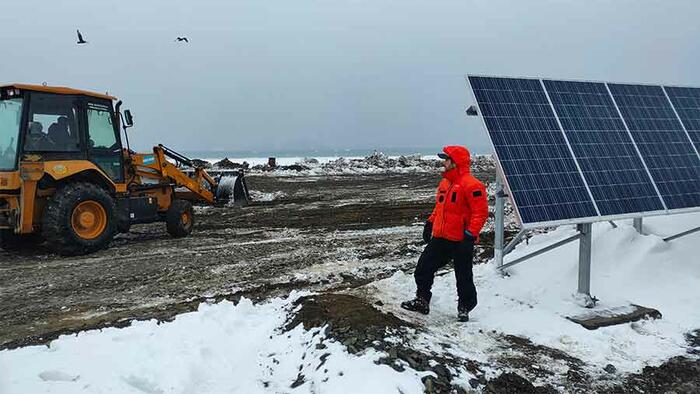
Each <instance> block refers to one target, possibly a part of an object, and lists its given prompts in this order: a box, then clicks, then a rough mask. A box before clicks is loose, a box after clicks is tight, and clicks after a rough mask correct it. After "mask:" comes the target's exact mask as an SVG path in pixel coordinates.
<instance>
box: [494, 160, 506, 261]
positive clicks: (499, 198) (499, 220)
mask: <svg viewBox="0 0 700 394" xmlns="http://www.w3.org/2000/svg"><path fill="white" fill-rule="evenodd" d="M504 199H505V194H504V193H503V180H501V176H500V175H499V174H498V173H496V212H495V214H496V215H495V216H496V217H495V220H494V224H493V232H494V236H493V243H494V245H493V258H494V259H495V260H496V267H498V268H500V267H501V266H503V230H504V224H503V206H504V204H505V202H504Z"/></svg>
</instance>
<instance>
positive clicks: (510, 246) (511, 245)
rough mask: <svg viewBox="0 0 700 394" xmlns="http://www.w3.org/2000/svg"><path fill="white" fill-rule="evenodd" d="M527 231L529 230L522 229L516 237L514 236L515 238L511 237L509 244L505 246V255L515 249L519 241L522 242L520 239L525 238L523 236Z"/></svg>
mask: <svg viewBox="0 0 700 394" xmlns="http://www.w3.org/2000/svg"><path fill="white" fill-rule="evenodd" d="M526 233H527V230H520V231H519V232H518V233H517V234H516V235H515V237H513V239H511V240H510V242H508V245H506V247H505V248H503V255H504V256H505V255H507V254H508V253H510V252H512V251H513V249H515V247H516V246H518V243H519V242H520V240H522V239H523V237H524V236H525V234H526Z"/></svg>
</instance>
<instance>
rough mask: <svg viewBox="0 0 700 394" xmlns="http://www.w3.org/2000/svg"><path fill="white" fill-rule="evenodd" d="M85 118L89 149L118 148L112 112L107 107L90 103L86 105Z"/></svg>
mask: <svg viewBox="0 0 700 394" xmlns="http://www.w3.org/2000/svg"><path fill="white" fill-rule="evenodd" d="M87 118H88V130H89V133H90V139H89V146H90V148H91V149H117V148H119V145H118V144H117V136H116V133H115V128H114V123H113V118H112V112H111V111H110V109H109V107H103V106H101V105H98V104H92V103H90V104H88V111H87Z"/></svg>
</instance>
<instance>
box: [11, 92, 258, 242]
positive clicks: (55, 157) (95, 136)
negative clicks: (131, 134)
mask: <svg viewBox="0 0 700 394" xmlns="http://www.w3.org/2000/svg"><path fill="white" fill-rule="evenodd" d="M120 107H121V101H117V99H116V98H115V97H112V96H109V95H105V94H100V93H94V92H89V91H84V90H77V89H71V88H63V87H50V86H37V85H24V84H12V85H6V86H0V247H2V248H4V249H10V248H21V247H27V246H30V245H32V244H33V243H36V242H44V241H45V242H47V244H48V245H49V246H50V247H51V248H52V249H53V250H55V251H56V252H57V253H60V254H62V255H79V254H86V253H91V252H94V251H96V250H99V249H102V248H105V247H107V246H108V245H109V243H110V241H111V240H112V238H113V236H114V235H115V234H116V233H117V232H127V231H129V228H130V226H131V225H133V224H139V223H152V222H159V221H160V222H165V224H166V228H167V231H168V233H169V234H170V235H172V236H174V237H183V236H187V235H188V234H190V232H191V231H192V228H193V226H194V223H195V218H194V211H193V209H192V204H193V203H195V202H201V203H205V204H214V203H216V202H222V201H230V197H233V199H234V202H236V203H246V202H247V200H248V191H247V188H246V184H245V180H244V178H243V174H242V173H239V174H238V177H237V178H235V180H234V181H233V182H232V181H231V180H228V181H227V182H225V183H226V185H227V187H220V186H219V184H220V182H219V179H214V178H213V177H212V176H211V175H210V174H208V173H207V172H206V171H205V170H204V168H202V167H198V166H196V165H195V164H194V163H193V162H192V161H190V160H189V159H188V158H186V157H184V156H183V155H180V154H178V153H177V152H174V151H172V150H170V149H168V148H166V147H164V146H162V145H158V146H156V147H154V148H153V152H152V153H135V152H133V151H131V149H129V143H128V136H127V128H128V127H131V126H132V125H133V117H132V115H131V113H130V111H128V110H127V111H124V113H123V114H122V113H121V110H120ZM122 129H123V134H124V137H125V141H126V146H124V145H123V144H122V138H121V136H122ZM184 167H189V169H188V170H187V171H184Z"/></svg>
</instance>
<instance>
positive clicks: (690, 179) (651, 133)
mask: <svg viewBox="0 0 700 394" xmlns="http://www.w3.org/2000/svg"><path fill="white" fill-rule="evenodd" d="M608 87H609V88H610V92H611V93H612V95H613V98H614V100H615V102H616V103H617V106H618V108H619V109H620V112H621V113H622V116H623V118H624V119H625V122H626V123H627V127H628V128H629V130H630V133H631V134H632V138H634V141H635V142H636V144H637V147H638V148H639V151H640V153H641V156H642V159H643V160H644V162H645V163H646V165H647V167H648V168H649V172H650V173H651V176H652V178H653V180H654V182H655V183H656V186H657V187H658V189H659V192H660V193H661V196H662V197H663V199H664V202H665V203H666V206H667V207H668V209H678V208H690V207H697V206H700V158H698V155H697V153H696V152H695V150H694V149H693V147H692V145H691V141H689V140H688V136H687V135H686V133H685V131H684V130H683V127H682V125H681V123H680V122H679V120H678V118H677V117H676V114H675V112H674V111H673V107H671V103H670V102H669V101H668V99H667V98H666V95H665V94H664V91H663V89H662V88H661V87H660V86H645V85H625V84H608Z"/></svg>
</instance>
